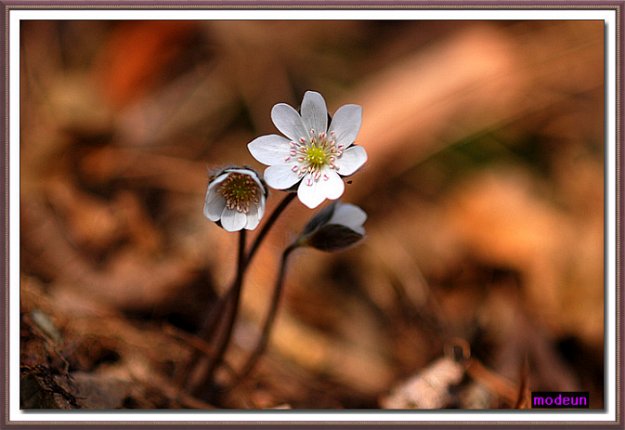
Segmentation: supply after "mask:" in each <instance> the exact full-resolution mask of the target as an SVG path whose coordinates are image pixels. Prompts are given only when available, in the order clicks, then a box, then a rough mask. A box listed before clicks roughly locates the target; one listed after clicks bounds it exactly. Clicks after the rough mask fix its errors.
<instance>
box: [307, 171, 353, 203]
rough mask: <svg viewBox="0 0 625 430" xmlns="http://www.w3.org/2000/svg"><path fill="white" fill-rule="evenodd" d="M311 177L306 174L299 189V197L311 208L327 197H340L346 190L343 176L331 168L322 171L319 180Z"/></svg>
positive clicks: (333, 198)
mask: <svg viewBox="0 0 625 430" xmlns="http://www.w3.org/2000/svg"><path fill="white" fill-rule="evenodd" d="M324 175H325V176H324ZM311 179H312V175H310V174H308V175H306V176H305V177H304V179H302V183H301V184H300V185H299V188H298V189H297V197H298V198H299V199H300V201H301V202H302V203H304V204H305V205H306V206H308V207H309V208H311V209H314V208H316V207H317V206H319V205H320V204H321V203H322V202H323V201H324V200H325V199H332V200H335V199H338V198H339V197H341V195H343V191H345V184H344V183H343V180H342V179H341V177H340V176H339V175H338V174H337V173H336V172H334V171H332V170H330V169H327V170H325V171H324V172H322V177H321V178H319V180H318V181H313V180H311Z"/></svg>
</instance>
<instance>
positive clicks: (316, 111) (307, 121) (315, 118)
mask: <svg viewBox="0 0 625 430" xmlns="http://www.w3.org/2000/svg"><path fill="white" fill-rule="evenodd" d="M302 120H303V121H304V125H305V126H306V127H307V129H308V130H310V129H313V130H315V132H316V133H317V134H319V133H321V132H325V131H326V130H327V129H328V108H327V107H326V101H325V100H324V99H323V97H322V96H321V94H319V93H316V92H314V91H306V94H304V100H303V101H302Z"/></svg>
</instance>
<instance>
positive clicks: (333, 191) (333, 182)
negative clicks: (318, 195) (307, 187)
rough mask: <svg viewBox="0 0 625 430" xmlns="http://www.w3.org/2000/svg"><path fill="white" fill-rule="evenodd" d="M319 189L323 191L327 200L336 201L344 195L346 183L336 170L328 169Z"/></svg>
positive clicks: (321, 179)
mask: <svg viewBox="0 0 625 430" xmlns="http://www.w3.org/2000/svg"><path fill="white" fill-rule="evenodd" d="M326 178H327V179H326ZM319 188H320V189H321V190H323V192H324V193H325V195H326V197H327V198H329V199H330V200H336V199H338V198H339V197H341V196H342V195H343V192H344V191H345V183H344V182H343V180H342V179H341V177H340V176H339V175H338V173H336V172H335V171H334V170H331V169H326V170H325V172H322V177H321V178H319Z"/></svg>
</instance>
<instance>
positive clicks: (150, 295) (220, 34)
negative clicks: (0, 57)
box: [20, 21, 604, 409]
mask: <svg viewBox="0 0 625 430" xmlns="http://www.w3.org/2000/svg"><path fill="white" fill-rule="evenodd" d="M603 30H604V28H603V24H602V23H601V22H598V21H597V22H593V21H583V22H582V21H561V22H559V21H536V22H511V21H505V22H486V21H484V22H480V21H467V22H462V21H453V22H452V21H424V22H418V21H415V22H412V21H405V22H402V21H380V22H378V21H297V22H286V21H256V22H255V21H245V22H243V21H242V22H238V21H223V22H200V21H197V22H195V21H167V22H160V21H145V22H141V21H127V22H123V21H116V22H98V21H85V22H81V21H64V22H52V21H30V22H24V23H23V27H22V30H21V41H22V46H21V105H20V107H21V149H20V151H21V152H20V156H21V166H20V168H21V193H22V194H21V258H22V260H21V264H22V266H21V268H22V273H21V277H22V282H21V310H22V313H21V318H22V319H21V321H22V356H21V360H22V362H21V365H22V375H23V392H24V393H25V397H28V398H23V399H22V404H23V405H24V406H25V407H33V408H38V407H59V408H75V407H83V408H137V407H140V408H210V407H214V406H217V407H236V408H271V407H293V408H304V409H306V408H377V407H381V406H382V405H383V402H382V403H380V399H383V398H386V397H387V396H388V394H389V393H390V392H391V391H392V390H393V387H395V386H402V384H403V383H404V382H405V381H407V380H410V378H411V377H413V375H415V376H414V377H415V378H417V379H416V380H418V381H421V380H422V379H419V378H422V377H423V375H425V374H426V373H427V372H429V371H431V369H432V368H435V366H434V367H432V363H436V362H437V360H449V355H448V353H446V352H445V350H446V348H448V346H449V345H450V344H453V342H454V341H453V339H456V338H460V339H463V340H464V341H465V342H467V344H468V345H470V355H471V360H473V361H474V363H479V366H478V365H477V364H476V365H472V366H469V367H468V368H467V370H466V373H467V378H464V380H462V382H459V381H458V380H456V379H457V378H455V379H454V384H456V386H455V388H454V390H452V391H451V392H444V393H443V392H439V393H434V394H433V396H438V397H436V398H437V399H438V398H440V399H443V400H442V401H441V402H434V403H432V402H433V399H432V398H430V399H421V400H419V401H418V402H417V404H436V405H437V406H436V407H460V408H469V407H480V408H496V407H520V406H519V405H521V404H522V403H523V401H522V400H523V398H522V397H523V395H524V394H523V393H525V392H527V390H528V389H529V390H530V391H531V390H534V391H537V390H569V391H574V390H581V391H589V392H590V393H591V395H590V398H591V403H592V407H597V408H600V407H602V406H603V371H604V369H603V330H604V327H603V321H604V320H603V308H604V302H603V300H604V294H603V293H604V287H603V285H604V284H603V282H604V279H603V258H604V255H603V250H604V244H603V232H604V225H603V216H604V212H603V209H604V200H603V199H604V196H603V171H604V159H603V154H604V135H603V130H604V129H603V127H604V122H603V117H604V111H603V106H604V82H603V77H604V70H603V64H604V63H603V52H604V51H603V43H604V38H603ZM306 90H316V91H319V92H321V93H323V94H324V97H325V98H326V100H327V101H328V107H329V109H330V111H334V110H335V109H336V108H337V107H338V106H341V105H342V104H345V103H357V104H360V105H362V106H363V110H364V115H363V128H362V130H361V132H360V134H359V136H358V141H357V143H358V144H360V145H362V146H364V147H365V148H366V150H367V153H368V155H369V161H368V163H367V164H366V166H365V168H364V169H363V170H362V171H361V172H359V173H357V174H356V175H355V176H354V177H353V178H350V179H351V182H350V184H349V185H347V189H346V193H345V196H344V199H345V200H346V201H350V202H353V203H355V204H357V205H359V206H361V207H362V208H364V209H365V210H366V211H367V213H368V215H369V217H368V220H367V223H366V230H367V239H366V240H365V241H364V242H363V243H362V244H361V245H360V246H358V247H356V248H353V249H351V250H349V251H347V252H345V253H341V254H331V255H328V254H324V253H320V252H316V251H313V250H299V251H298V252H296V253H295V255H294V259H293V264H292V265H291V267H290V272H289V276H288V280H287V285H286V291H285V297H284V300H283V303H282V307H281V310H280V314H279V316H278V321H277V325H276V327H275V330H274V332H273V335H272V341H271V344H270V348H269V351H268V353H267V355H266V356H265V357H264V358H263V360H262V361H261V363H260V366H259V367H258V369H257V371H256V372H255V373H254V374H252V375H251V376H250V377H249V378H248V380H246V381H244V382H243V383H242V384H241V385H240V386H239V387H238V388H237V389H236V390H235V391H234V392H231V393H229V394H228V395H224V396H221V397H220V398H219V399H217V400H214V399H213V400H212V403H211V404H209V403H208V402H207V401H206V399H198V398H195V397H192V396H190V395H189V394H188V393H185V392H184V391H182V390H181V389H180V387H181V384H180V380H179V379H180V378H179V375H180V374H181V372H183V371H184V369H185V366H186V365H187V363H188V359H189V357H190V356H191V354H192V352H193V351H195V350H199V351H202V352H204V353H210V351H208V350H207V346H206V344H205V343H204V342H202V341H201V340H200V339H198V338H197V337H195V335H194V334H195V332H196V330H197V328H198V326H199V325H200V324H201V321H202V320H203V319H204V318H205V315H206V312H207V310H208V309H210V306H211V304H212V303H214V302H215V298H216V297H217V296H218V295H219V294H221V293H223V288H224V287H225V286H226V285H228V283H229V282H230V280H231V278H232V276H233V272H234V261H235V258H234V256H235V252H236V250H235V243H236V240H235V239H234V237H233V236H232V235H229V234H228V233H226V232H224V231H223V230H222V229H219V228H217V227H215V226H214V225H213V224H212V223H210V222H208V221H206V219H205V218H204V217H203V215H202V205H203V199H204V193H205V191H206V184H207V178H208V171H209V169H214V168H219V167H223V166H226V165H231V164H238V165H245V164H248V165H250V166H252V167H255V168H260V169H262V166H260V165H258V163H256V162H255V161H254V160H253V158H252V157H251V155H250V154H249V153H248V152H247V150H246V144H247V143H248V142H249V141H251V140H252V139H253V138H254V137H256V136H258V135H262V134H269V133H274V132H275V130H274V127H273V125H272V124H271V122H270V120H269V111H270V109H271V107H272V106H273V105H274V104H275V103H278V102H286V103H289V104H291V105H296V104H297V102H298V100H301V97H302V95H303V93H304V91H306ZM280 194H282V193H280V192H277V191H274V192H273V193H272V195H271V196H270V199H269V202H268V209H269V210H271V208H272V207H273V206H275V204H276V202H277V201H278V200H279V198H280ZM311 213H312V212H311V211H310V210H308V209H306V208H304V207H296V206H295V205H294V206H293V207H291V208H289V210H288V211H287V213H286V214H285V217H284V218H283V219H281V221H279V222H278V224H277V225H276V228H275V230H274V231H273V232H272V233H271V235H270V237H269V238H268V239H269V241H268V243H267V244H266V246H265V249H264V250H263V251H262V252H261V253H260V254H259V256H258V258H257V259H256V260H255V262H254V264H253V266H252V267H251V270H250V273H249V275H248V276H247V282H246V285H245V290H244V297H243V298H244V300H243V312H242V320H241V321H240V322H239V324H238V325H237V329H236V332H235V339H234V340H235V345H234V348H233V351H231V354H229V355H228V357H227V361H228V363H229V365H231V366H232V367H234V368H236V367H237V365H239V364H240V363H241V361H242V359H243V358H244V356H245V355H246V353H247V351H249V349H250V348H251V347H252V345H254V339H255V338H256V336H257V335H258V321H259V320H260V319H261V318H262V315H264V312H265V309H266V307H267V300H268V297H269V295H270V288H271V285H272V283H273V280H274V276H275V270H276V267H277V263H278V257H279V254H280V251H281V249H282V248H283V247H284V246H286V245H287V244H288V243H290V241H291V240H292V239H293V238H294V237H295V235H296V234H297V233H298V232H299V231H300V230H301V229H302V228H303V226H304V224H305V223H306V220H308V219H309V218H310V216H311ZM50 333H56V334H55V335H51V334H50ZM441 357H447V358H441ZM476 366H477V367H476ZM524 368H525V369H526V371H523V369H524ZM420 372H421V373H420ZM524 372H525V373H524ZM428 375H429V373H428ZM218 376H219V378H221V379H222V380H227V379H228V378H229V374H228V372H227V371H224V372H222V373H221V374H219V375H218ZM457 384H460V385H457ZM446 388H447V387H444V388H442V389H446ZM50 393H54V394H50ZM26 394H28V396H26ZM51 405H52V406H51Z"/></svg>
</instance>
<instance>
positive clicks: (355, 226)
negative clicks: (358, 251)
mask: <svg viewBox="0 0 625 430" xmlns="http://www.w3.org/2000/svg"><path fill="white" fill-rule="evenodd" d="M366 220H367V214H366V213H365V211H363V210H362V209H361V208H359V207H358V206H356V205H352V204H349V203H341V202H335V203H333V204H331V205H329V206H328V207H326V208H324V209H323V210H321V211H320V212H319V213H318V214H317V215H315V216H314V217H313V218H312V219H311V220H310V221H309V222H308V224H307V225H306V227H304V231H303V232H302V234H301V235H300V243H301V244H305V245H307V246H311V247H313V248H316V249H319V250H321V251H338V250H341V249H345V248H348V247H350V246H352V245H354V244H355V243H357V242H359V241H360V240H361V239H362V238H363V237H364V236H365V228H364V227H363V224H364V223H365V221H366Z"/></svg>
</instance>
